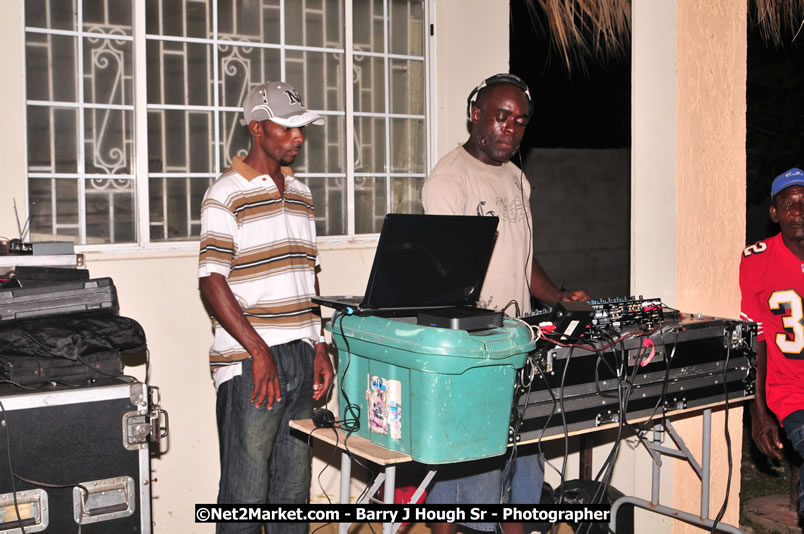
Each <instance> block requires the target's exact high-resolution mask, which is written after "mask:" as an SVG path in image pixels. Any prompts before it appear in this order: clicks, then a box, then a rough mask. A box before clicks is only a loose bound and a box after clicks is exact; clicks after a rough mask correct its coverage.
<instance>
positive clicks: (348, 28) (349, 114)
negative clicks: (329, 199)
mask: <svg viewBox="0 0 804 534" xmlns="http://www.w3.org/2000/svg"><path fill="white" fill-rule="evenodd" d="M345 7H346V8H345V10H344V17H343V20H344V36H343V45H344V48H345V50H344V62H343V84H344V91H343V93H344V96H345V97H346V103H345V104H346V109H345V111H346V115H345V116H344V121H343V122H344V125H345V126H346V139H345V141H346V142H345V143H344V144H345V145H346V165H345V167H346V235H347V236H349V237H354V235H355V116H354V111H355V99H354V87H353V86H352V79H353V77H354V30H353V24H354V20H353V14H352V8H353V5H352V0H345Z"/></svg>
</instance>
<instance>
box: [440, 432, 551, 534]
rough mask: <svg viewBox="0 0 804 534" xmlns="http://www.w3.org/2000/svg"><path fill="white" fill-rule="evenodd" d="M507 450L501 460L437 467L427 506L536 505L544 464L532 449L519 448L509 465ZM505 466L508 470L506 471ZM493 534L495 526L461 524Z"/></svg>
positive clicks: (498, 457) (500, 457) (485, 460)
mask: <svg viewBox="0 0 804 534" xmlns="http://www.w3.org/2000/svg"><path fill="white" fill-rule="evenodd" d="M510 452H511V451H510V449H509V451H507V452H506V454H503V455H502V456H496V457H494V458H486V459H484V460H476V461H473V462H461V463H456V464H448V465H441V466H437V470H438V471H437V473H436V477H435V480H434V481H433V485H432V487H431V489H430V490H429V492H428V493H427V503H428V504H449V505H454V504H495V503H500V502H501V499H500V498H501V497H502V503H505V504H539V500H540V498H541V495H542V485H543V484H544V467H543V466H544V460H543V458H542V455H541V454H539V453H538V451H537V450H536V449H535V448H534V447H531V448H526V447H518V448H517V457H516V458H515V459H514V461H513V463H512V464H510V465H509V464H508V459H509V457H510ZM506 466H508V469H505V467H506ZM461 524H462V525H464V526H467V527H470V528H473V529H475V530H480V531H484V532H493V531H494V530H495V528H496V525H497V523H469V522H467V523H461Z"/></svg>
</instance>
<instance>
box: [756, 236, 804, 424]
mask: <svg viewBox="0 0 804 534" xmlns="http://www.w3.org/2000/svg"><path fill="white" fill-rule="evenodd" d="M740 292H741V293H742V305H741V310H742V313H741V317H742V318H743V319H746V320H748V321H754V322H756V323H757V325H758V329H757V340H759V341H765V345H766V347H767V353H768V365H767V372H766V376H765V398H766V401H767V403H768V408H770V410H771V411H772V412H773V413H774V414H776V417H777V418H778V419H779V421H781V420H782V419H784V418H785V417H787V416H788V415H790V414H791V413H792V412H794V411H796V410H802V409H804V304H802V296H804V262H803V261H802V260H800V259H799V258H797V257H796V255H795V254H793V253H792V252H791V251H790V249H789V248H787V245H785V244H784V241H782V234H776V235H775V236H773V237H771V238H769V239H765V240H764V241H758V242H756V243H754V244H753V245H751V246H749V247H746V249H745V250H744V251H743V257H742V260H741V261H740Z"/></svg>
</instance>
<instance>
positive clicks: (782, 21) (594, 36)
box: [512, 0, 804, 70]
mask: <svg viewBox="0 0 804 534" xmlns="http://www.w3.org/2000/svg"><path fill="white" fill-rule="evenodd" d="M512 1H518V0H512ZM524 1H525V3H526V5H527V7H528V12H529V13H530V16H531V20H532V22H533V25H534V27H535V28H536V29H537V31H539V32H541V33H542V34H543V35H544V36H545V38H546V40H547V41H548V42H550V46H551V47H552V49H553V52H554V54H556V55H558V56H559V57H561V58H562V59H563V61H564V63H565V65H566V66H567V69H568V70H571V69H573V68H579V69H580V70H584V69H585V65H586V62H587V61H590V60H601V59H602V60H606V59H608V58H613V57H617V56H621V55H624V54H628V53H630V39H631V0H524ZM748 1H749V17H750V23H751V24H757V25H758V26H759V28H760V32H761V34H762V36H763V38H764V39H765V40H766V41H767V42H770V43H773V44H774V45H775V46H784V45H786V44H788V43H790V42H793V41H794V40H797V41H796V42H800V41H804V31H802V26H804V0H748Z"/></svg>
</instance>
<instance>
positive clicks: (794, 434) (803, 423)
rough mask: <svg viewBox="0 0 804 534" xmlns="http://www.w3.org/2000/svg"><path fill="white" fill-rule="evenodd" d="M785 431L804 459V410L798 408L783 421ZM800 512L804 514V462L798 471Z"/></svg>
mask: <svg viewBox="0 0 804 534" xmlns="http://www.w3.org/2000/svg"><path fill="white" fill-rule="evenodd" d="M782 425H783V426H784V431H785V432H786V433H787V437H788V438H789V439H790V443H792V444H793V448H794V449H795V450H796V452H797V453H798V455H799V456H801V459H802V460H804V410H796V411H795V412H793V413H791V414H790V415H788V416H787V417H785V418H784V420H783V421H782ZM798 474H799V481H798V513H799V514H800V515H804V463H802V464H801V467H800V468H799V471H798Z"/></svg>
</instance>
